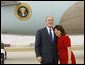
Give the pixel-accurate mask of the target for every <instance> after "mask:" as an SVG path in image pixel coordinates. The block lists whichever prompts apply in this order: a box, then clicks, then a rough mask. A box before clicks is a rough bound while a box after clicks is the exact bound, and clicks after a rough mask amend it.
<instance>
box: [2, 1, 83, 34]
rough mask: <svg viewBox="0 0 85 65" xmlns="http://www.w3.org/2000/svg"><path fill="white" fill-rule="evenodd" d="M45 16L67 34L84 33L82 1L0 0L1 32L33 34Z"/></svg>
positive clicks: (41, 26) (43, 24) (39, 27)
mask: <svg viewBox="0 0 85 65" xmlns="http://www.w3.org/2000/svg"><path fill="white" fill-rule="evenodd" d="M47 16H53V17H54V20H55V23H54V26H55V25H59V24H60V25H62V26H64V28H65V29H66V31H67V32H68V34H71V35H76V34H77V35H80V34H82V35H83V34H84V1H14V2H13V1H1V34H15V35H35V34H36V32H37V30H39V29H41V28H43V27H45V18H46V17H47ZM54 26H53V27H54Z"/></svg>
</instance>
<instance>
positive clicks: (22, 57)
mask: <svg viewBox="0 0 85 65" xmlns="http://www.w3.org/2000/svg"><path fill="white" fill-rule="evenodd" d="M73 52H74V54H75V57H76V62H77V64H84V51H83V50H80V51H79V50H77V51H73ZM7 54H8V55H7V60H5V64H40V63H39V62H38V61H37V60H36V56H35V52H34V51H32V52H7Z"/></svg>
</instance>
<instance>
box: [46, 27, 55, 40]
mask: <svg viewBox="0 0 85 65" xmlns="http://www.w3.org/2000/svg"><path fill="white" fill-rule="evenodd" d="M46 28H47V31H48V34H49V35H50V29H51V33H52V38H53V40H54V31H53V28H48V27H46Z"/></svg>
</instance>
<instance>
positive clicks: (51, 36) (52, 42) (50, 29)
mask: <svg viewBox="0 0 85 65" xmlns="http://www.w3.org/2000/svg"><path fill="white" fill-rule="evenodd" d="M50 38H51V42H52V43H53V38H52V32H51V29H50Z"/></svg>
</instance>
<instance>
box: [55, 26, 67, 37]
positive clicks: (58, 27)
mask: <svg viewBox="0 0 85 65" xmlns="http://www.w3.org/2000/svg"><path fill="white" fill-rule="evenodd" d="M55 29H57V30H60V31H61V35H66V34H67V33H66V32H65V30H64V28H63V27H62V26H61V25H56V26H55V27H54V30H55Z"/></svg>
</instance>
